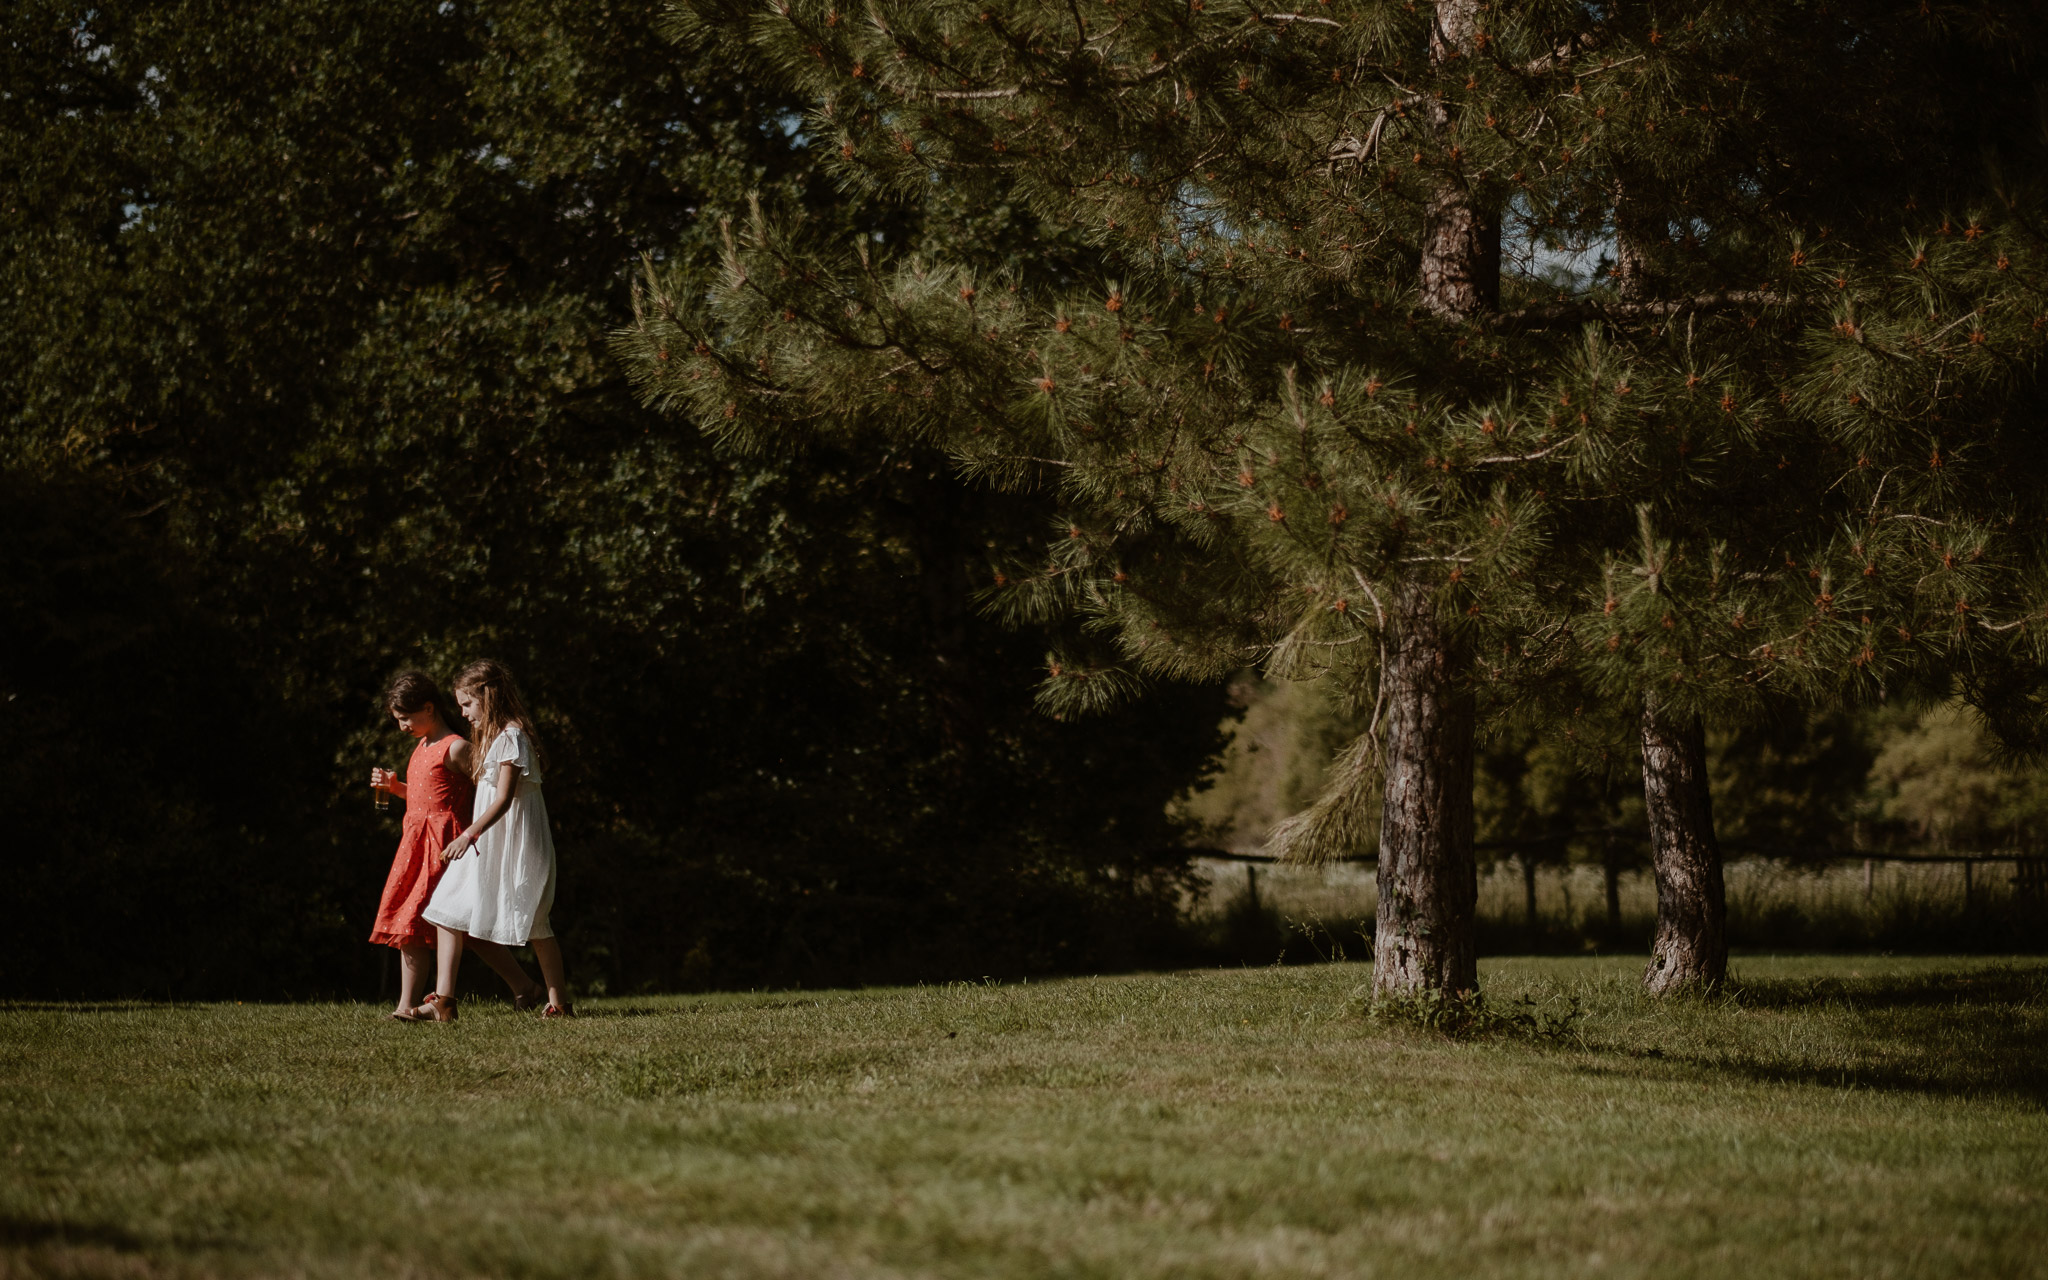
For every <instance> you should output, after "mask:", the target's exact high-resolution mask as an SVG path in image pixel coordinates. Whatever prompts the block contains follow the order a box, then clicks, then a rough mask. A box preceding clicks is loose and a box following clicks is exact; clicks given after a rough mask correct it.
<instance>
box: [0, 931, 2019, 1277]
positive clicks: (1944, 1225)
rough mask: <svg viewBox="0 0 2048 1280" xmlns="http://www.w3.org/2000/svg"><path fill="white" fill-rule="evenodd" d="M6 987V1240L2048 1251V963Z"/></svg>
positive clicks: (1299, 1269)
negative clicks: (1374, 1008)
mask: <svg viewBox="0 0 2048 1280" xmlns="http://www.w3.org/2000/svg"><path fill="white" fill-rule="evenodd" d="M1639 964H1640V961H1639V960H1617V959H1565V960H1500V961H1494V962H1490V963H1488V964H1486V965H1485V966H1484V979H1485V982H1486V985H1487V990H1488V992H1489V998H1490V999H1492V1000H1493V1001H1495V1002H1496V1003H1499V1002H1502V1001H1505V1000H1507V999H1509V998H1512V997H1516V996H1525V995H1526V996H1532V997H1534V998H1536V999H1539V1000H1542V1001H1547V1002H1549V1003H1550V1006H1551V1007H1553V1008H1561V1007H1563V1006H1564V1004H1565V1002H1566V1001H1567V1000H1568V999H1569V997H1573V996H1576V997H1577V998H1578V999H1579V1000H1581V1001H1582V1002H1583V1004H1584V1007H1585V1010H1586V1012H1585V1016H1584V1018H1583V1019H1582V1020H1581V1021H1579V1023H1578V1024H1577V1027H1576V1031H1575V1032H1574V1033H1573V1034H1572V1035H1571V1036H1568V1037H1567V1038H1565V1039H1564V1040H1562V1041H1559V1042H1554V1043H1553V1042H1543V1041H1530V1040H1526V1039H1512V1038H1502V1039H1493V1040H1481V1041H1475V1042H1451V1041H1447V1040H1444V1039H1442V1038H1440V1037H1436V1036H1433V1035H1430V1034H1427V1033H1423V1032H1418V1031H1414V1030H1407V1029H1402V1028H1398V1027H1386V1026H1379V1025H1375V1024H1374V1023H1372V1022H1370V1021H1368V1020H1366V1019H1365V1018H1364V1017H1362V1016H1361V1014H1360V1012H1359V1008H1358V1005H1357V1003H1356V1002H1355V999H1354V992H1355V991H1356V989H1357V988H1358V987H1359V985H1360V984H1361V983H1362V982H1364V981H1365V979H1366V977H1367V970H1366V969H1364V968H1363V967H1360V966H1356V965H1329V966H1319V967H1307V968H1289V969H1251V970H1234V971H1207V972H1194V973H1178V974H1168V975H1144V976H1135V977H1117V978H1100V979H1085V980H1073V981H1061V982H1049V983H1045V984H1042V985H1041V984H1039V983H1031V984H1029V985H1024V986H963V985H955V986H946V987H930V988H916V989H908V990H875V991H857V992H817V993H776V994H761V995H744V996H743V995H724V996H706V997H662V998H645V999H613V1000H601V1001H591V1002H590V1003H589V1004H588V1005H587V1006H586V1009H585V1012H586V1016H585V1017H583V1018H581V1019H579V1020H577V1021H575V1022H571V1023H548V1024H543V1023H540V1022H538V1021H536V1020H534V1019H533V1018H531V1017H530V1016H526V1015H518V1014H514V1013H512V1012H511V1011H510V1010H509V1009H508V1008H507V1007H505V1006H503V1005H492V1004H488V1003H472V1004H470V1005H469V1006H468V1008H467V1009H466V1010H465V1012H464V1014H463V1017H462V1020H461V1022H460V1023H458V1024H457V1025H455V1026H452V1027H451V1026H410V1027H409V1026H402V1025H399V1024H395V1023H390V1022H385V1021H381V1020H380V1019H379V1014H380V1013H381V1010H380V1009H374V1008H370V1007H367V1006H359V1005H298V1006H257V1005H248V1006H242V1005H226V1006H222V1005H205V1006H177V1007H173V1006H160V1005H95V1006H68V1007H58V1006H35V1005H13V1006H5V1007H0V1124H4V1132H0V1150H4V1152H5V1155H6V1160H5V1164H4V1169H5V1172H4V1174H0V1277H11V1276H15V1275H45V1274H47V1275H58V1276H98V1275H106V1276H122V1277H146V1276H159V1275H187V1274H194V1275H197V1274H207V1275H212V1274H225V1275H279V1274H291V1275H309V1276H323V1275H376V1276H380V1277H411V1276H427V1275H447V1274H454V1275H490V1276H577V1277H582V1276H613V1275H617V1276H642V1275H646V1276H657V1275H659V1276H793V1277H794V1276H801V1277H823V1276H846V1277H860V1276H911V1275H918V1276H922V1275H931V1276H982V1275H993V1276H1020V1277H1021V1276H1034V1277H1035V1276H1101V1277H1127V1276H1161V1277H1164V1276H1174V1277H1182V1276H1267V1275H1272V1276H1282V1275H1286V1276H1294V1275H1300V1276H1387V1277H1404V1278H1405V1277H1421V1276H1445V1277H1453V1276H1458V1277H1462V1276H1472V1275H1482V1276H1483V1275H1514V1276H1574V1277H1576V1276H1607V1275H1612V1276H1657V1277H1672V1276H1687V1275H1698V1276H1715V1277H1723V1276H1749V1275H1759V1276H1764V1275H1768V1276H1806V1275H1812V1276H1854V1277H1863V1276H1930V1277H1936V1276H1939V1277H1948V1276H1962V1275H1982V1276H2027V1275H2037V1276H2048V1114H2044V1111H2043V1102H2044V1100H2048V1058H2044V1055H2048V962H2043V961H2040V960H2031V959H2030V960H2024V961H2016V962H2010V963H1998V962H1992V961H1981V960H1954V959H1925V958H1921V959H1880V958H1856V957H1825V958H1813V959H1761V958H1752V959H1747V960H1742V961H1738V964H1737V970H1738V978H1739V981H1738V983H1737V985H1736V987H1735V989H1734V991H1733V992H1732V993H1731V994H1730V995H1729V996H1727V997H1724V998H1719V999H1715V1000H1712V1001H1705V1002H1679V1003H1672V1004H1664V1005H1659V1004H1653V1003H1651V1002H1649V1001H1647V1000H1645V999H1644V998H1642V997H1640V996H1638V995H1637V994H1636V991H1635V987H1634V980H1635V973H1636V969H1637V967H1638V966H1639Z"/></svg>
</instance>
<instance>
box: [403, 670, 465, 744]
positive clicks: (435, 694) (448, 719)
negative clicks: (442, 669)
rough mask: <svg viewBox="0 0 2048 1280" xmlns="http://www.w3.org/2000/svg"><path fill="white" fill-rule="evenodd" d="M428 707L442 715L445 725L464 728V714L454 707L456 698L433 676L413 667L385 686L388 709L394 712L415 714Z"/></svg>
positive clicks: (450, 728)
mask: <svg viewBox="0 0 2048 1280" xmlns="http://www.w3.org/2000/svg"><path fill="white" fill-rule="evenodd" d="M428 707H432V708H433V709H434V714H435V715H438V716H440V717H441V727H442V728H444V729H446V730H447V731H448V732H450V733H461V732H462V723H463V722H462V716H461V714H460V713H459V712H457V711H456V709H455V700H454V699H453V698H451V697H449V696H448V695H447V694H445V693H443V692H441V686H440V685H438V684H435V683H434V677H432V676H430V675H428V674H427V673H426V672H424V671H421V670H418V669H417V668H412V667H408V668H406V669H405V670H404V671H401V672H399V673H398V674H397V675H395V676H393V677H391V684H390V685H389V686H388V687H387V688H386V689H385V690H384V709H385V710H386V711H388V712H390V713H391V714H393V715H413V714H415V713H417V712H421V711H425V710H426V709H427V708H428Z"/></svg>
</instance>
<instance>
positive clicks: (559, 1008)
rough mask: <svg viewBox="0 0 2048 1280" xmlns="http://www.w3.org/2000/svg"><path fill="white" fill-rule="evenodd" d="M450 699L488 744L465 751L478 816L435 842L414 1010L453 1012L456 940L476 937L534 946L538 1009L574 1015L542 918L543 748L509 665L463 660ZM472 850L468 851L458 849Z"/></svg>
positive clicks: (551, 880) (449, 1016) (558, 951)
mask: <svg viewBox="0 0 2048 1280" xmlns="http://www.w3.org/2000/svg"><path fill="white" fill-rule="evenodd" d="M455 701H456V702H457V703H458V704H459V705H460V706H461V707H462V714H463V715H465V716H467V717H468V718H469V723H470V724H471V725H472V726H473V727H474V728H475V730H476V740H477V742H478V743H489V744H490V745H489V746H488V747H487V748H486V749H485V750H483V751H481V752H472V753H471V756H472V758H473V760H474V761H475V764H474V769H475V774H476V808H475V813H476V817H475V819H474V820H473V821H472V822H471V823H470V824H469V828H468V830H466V831H464V832H463V833H462V834H461V835H459V836H457V837H456V838H455V839H454V840H453V841H451V842H450V843H449V845H448V846H447V848H445V849H444V850H442V852H441V857H442V859H443V860H444V861H446V862H447V863H448V864H449V866H448V871H447V874H445V875H443V876H442V877H441V883H440V884H439V885H437V886H435V888H434V897H433V901H431V902H429V903H428V904H427V909H426V910H425V911H423V912H421V913H420V915H421V918H422V919H424V920H426V921H427V922H428V923H429V924H432V925H433V926H434V927H435V930H436V932H437V938H436V941H437V942H438V944H439V945H438V946H437V947H436V952H437V954H436V956H435V960H436V967H437V970H438V972H437V975H436V976H437V978H438V982H437V983H436V984H435V989H434V994H432V995H430V996H428V997H427V1000H426V1003H424V1004H422V1005H421V1006H420V1010H419V1012H420V1014H421V1016H429V1017H432V1018H433V1019H434V1020H435V1021H437V1022H452V1021H454V1020H455V1013H456V1007H455V974H456V972H457V970H458V969H459V968H460V966H461V963H462V947H463V943H464V942H465V941H466V940H467V939H469V938H471V937H476V938H483V939H486V940H488V941H491V942H497V943H502V944H503V945H505V946H508V947H517V946H522V945H524V946H530V947H532V948H533V958H534V959H536V960H538V961H540V972H541V977H542V978H543V979H544V980H545V981H546V982H547V985H548V1003H547V1007H546V1008H545V1009H543V1010H541V1015H540V1016H541V1017H543V1018H570V1017H574V1016H575V1012H574V1010H573V1009H572V1008H571V1007H570V1005H569V989H568V988H569V983H568V977H567V975H566V974H565V973H564V971H563V968H562V948H561V946H560V945H559V944H558V943H556V941H555V930H554V925H553V924H552V923H550V921H549V920H548V910H549V908H551V907H553V906H554V903H555V838H554V835H553V833H552V832H550V831H549V830H548V804H547V800H546V798H545V797H544V796H542V794H541V789H540V783H541V762H542V759H543V756H542V755H541V752H540V750H539V747H538V745H537V744H536V743H535V742H534V739H533V729H532V724H533V720H532V718H531V717H530V716H528V715H527V713H526V704H525V702H524V700H523V699H521V698H520V696H519V686H518V685H516V684H514V683H513V682H512V673H511V672H509V671H507V670H505V668H504V667H503V666H502V665H501V664H499V663H496V662H493V661H491V660H490V659H488V658H485V659H483V660H482V661H479V662H472V663H470V664H469V665H468V666H467V667H464V668H463V669H462V674H461V675H458V676H456V677H455ZM472 851H474V853H475V856H474V857H465V856H464V855H465V854H469V853H471V852H472Z"/></svg>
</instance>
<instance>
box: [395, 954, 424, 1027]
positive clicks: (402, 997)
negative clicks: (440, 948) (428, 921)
mask: <svg viewBox="0 0 2048 1280" xmlns="http://www.w3.org/2000/svg"><path fill="white" fill-rule="evenodd" d="M426 971H427V948H425V947H422V946H419V945H417V944H415V945H412V946H404V947H400V948H399V949H398V1011H399V1012H400V1013H411V1012H412V1007H413V1005H414V1004H416V1003H417V1001H415V1000H414V999H413V996H414V995H415V994H417V993H418V992H419V989H420V978H421V976H422V975H423V974H425V973H426Z"/></svg>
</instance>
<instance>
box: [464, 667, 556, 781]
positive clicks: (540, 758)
mask: <svg viewBox="0 0 2048 1280" xmlns="http://www.w3.org/2000/svg"><path fill="white" fill-rule="evenodd" d="M455 688H456V689H457V690H458V691H460V692H462V693H466V694H468V695H470V697H472V698H474V699H475V700H476V704H477V716H476V721H475V724H474V726H473V727H474V728H475V729H476V743H477V745H478V746H480V747H482V748H483V750H481V751H478V752H475V753H474V754H473V755H472V756H471V757H470V766H469V767H470V773H471V774H472V776H474V777H476V778H479V779H481V778H482V777H483V776H484V757H485V756H487V755H489V754H490V752H491V744H492V743H494V742H496V741H497V740H498V735H499V734H500V733H503V732H504V731H505V726H506V725H508V724H516V725H518V726H519V731H520V732H521V733H523V734H525V735H526V740H527V742H529V743H531V744H532V746H533V757H534V760H535V761H536V762H537V763H539V764H540V766H541V768H542V770H543V771H545V770H546V768H547V753H546V752H545V751H543V750H542V749H541V745H540V736H539V735H538V734H536V733H535V732H534V731H533V717H532V716H531V715H529V714H527V710H526V700H525V699H524V698H521V697H520V696H519V685H518V683H517V682H515V681H514V680H513V679H512V673H511V672H510V671H507V670H506V669H505V664H504V663H502V662H497V661H494V660H492V659H490V658H479V659H477V660H476V661H475V662H472V663H470V664H469V665H468V666H466V667H464V668H463V669H462V672H461V674H459V675H457V676H456V677H455Z"/></svg>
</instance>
